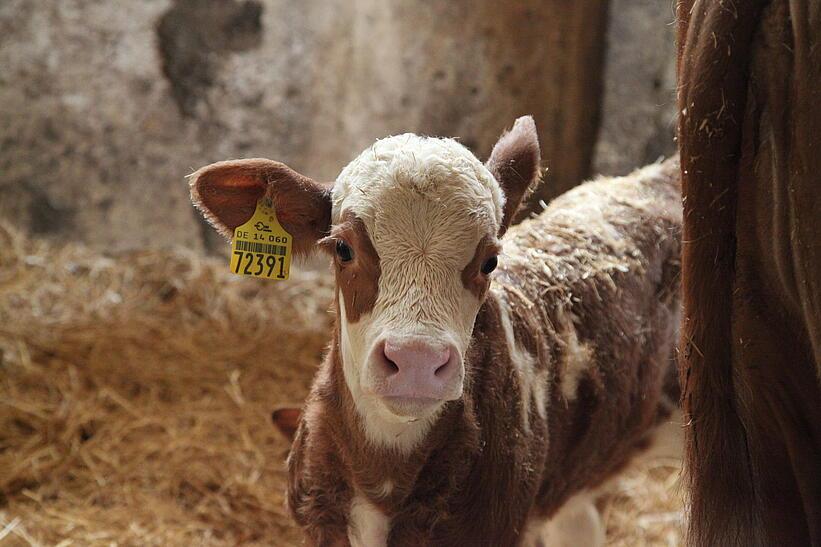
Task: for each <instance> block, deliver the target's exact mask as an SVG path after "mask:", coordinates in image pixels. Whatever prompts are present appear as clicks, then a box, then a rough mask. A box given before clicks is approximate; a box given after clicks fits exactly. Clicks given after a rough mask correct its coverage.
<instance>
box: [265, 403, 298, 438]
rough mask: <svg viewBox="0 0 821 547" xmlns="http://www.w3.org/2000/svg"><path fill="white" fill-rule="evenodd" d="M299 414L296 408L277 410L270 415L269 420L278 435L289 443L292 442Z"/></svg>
mask: <svg viewBox="0 0 821 547" xmlns="http://www.w3.org/2000/svg"><path fill="white" fill-rule="evenodd" d="M301 414H302V413H301V412H300V410H299V409H298V408H278V409H276V410H274V412H273V413H272V414H271V420H272V421H273V422H274V425H275V426H276V428H277V429H278V430H279V432H280V433H282V434H283V435H285V437H287V438H288V440H289V441H293V440H294V436H295V435H296V430H297V428H298V427H299V418H300V415H301Z"/></svg>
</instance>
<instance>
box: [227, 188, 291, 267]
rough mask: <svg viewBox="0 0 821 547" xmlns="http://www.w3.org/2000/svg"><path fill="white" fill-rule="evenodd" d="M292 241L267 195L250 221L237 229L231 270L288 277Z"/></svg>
mask: <svg viewBox="0 0 821 547" xmlns="http://www.w3.org/2000/svg"><path fill="white" fill-rule="evenodd" d="M292 243H293V242H292V238H291V234H289V233H288V232H286V231H285V229H284V228H283V227H282V226H280V224H279V221H278V220H277V213H276V211H275V210H274V207H273V205H272V204H271V200H270V199H265V198H263V199H261V200H259V201H258V202H257V210H256V211H254V215H253V216H252V217H251V218H250V219H248V222H246V223H245V224H243V225H242V226H237V227H236V228H235V229H234V239H232V240H231V271H232V272H234V273H235V274H237V275H249V276H251V277H262V278H265V279H288V274H289V273H290V270H291V244H292Z"/></svg>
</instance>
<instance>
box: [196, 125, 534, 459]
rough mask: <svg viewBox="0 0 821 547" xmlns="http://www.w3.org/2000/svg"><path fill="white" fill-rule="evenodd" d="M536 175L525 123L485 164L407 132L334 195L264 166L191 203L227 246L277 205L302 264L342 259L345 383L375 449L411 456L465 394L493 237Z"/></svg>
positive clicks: (224, 170)
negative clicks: (318, 258)
mask: <svg viewBox="0 0 821 547" xmlns="http://www.w3.org/2000/svg"><path fill="white" fill-rule="evenodd" d="M538 173H539V149H538V140H537V137H536V130H535V125H534V124H533V120H532V118H529V117H526V118H520V119H519V120H517V121H516V123H515V125H514V127H513V129H512V130H511V131H510V132H509V133H506V134H505V135H503V136H502V137H501V139H500V140H499V142H498V143H497V144H496V146H495V147H494V150H493V153H492V154H491V157H490V159H489V160H488V162H487V164H485V165H483V164H482V163H481V162H480V161H479V160H478V159H476V157H475V156H474V155H473V154H472V153H471V152H470V151H468V150H467V149H466V148H465V147H463V146H462V145H461V144H459V143H458V142H456V141H454V140H451V139H436V138H425V137H419V136H416V135H411V134H407V135H400V136H397V137H390V138H387V139H383V140H380V141H377V142H376V143H375V144H374V145H373V146H372V147H371V148H369V149H367V150H366V151H365V152H363V153H362V154H360V155H359V157H357V158H356V159H355V160H353V161H352V162H351V163H350V164H349V165H348V166H347V167H346V168H345V169H344V170H343V171H342V173H341V174H340V175H339V177H338V178H337V180H336V182H335V184H334V185H333V187H332V188H330V187H328V186H324V185H320V184H318V183H316V182H314V181H312V180H310V179H308V178H307V177H304V176H302V175H300V174H298V173H296V172H294V171H293V170H291V169H290V168H288V167H286V166H284V165H282V164H280V163H277V162H272V161H270V160H259V159H255V160H237V161H229V162H221V163H217V164H213V165H210V166H208V167H205V168H203V169H200V170H199V171H197V172H196V173H194V174H193V175H192V181H191V194H192V199H193V201H194V203H195V205H197V206H198V207H199V208H200V209H201V210H202V211H203V213H204V215H205V217H206V218H207V219H208V220H209V221H211V223H212V224H213V225H214V226H215V227H216V228H217V229H218V230H219V231H220V232H222V233H223V234H225V235H228V236H230V235H232V233H233V229H234V228H235V227H236V226H238V225H241V224H242V223H244V222H245V221H246V220H247V219H248V218H249V217H250V216H251V214H252V213H253V211H254V208H255V206H256V203H257V201H258V200H259V199H261V198H263V197H267V198H270V199H271V200H272V201H273V204H274V206H275V208H276V211H277V217H278V218H279V221H280V224H282V226H283V227H284V228H285V229H286V230H287V231H288V232H289V233H291V234H292V236H293V238H294V249H295V250H296V252H297V253H298V254H305V253H307V252H310V250H311V249H312V248H316V247H322V248H324V249H325V250H326V251H328V252H329V253H330V254H331V255H332V256H333V260H334V267H335V273H336V282H337V291H336V294H337V300H338V302H337V305H338V310H339V319H340V321H339V336H338V339H339V346H340V347H339V348H338V353H339V355H340V356H341V361H342V369H343V373H344V378H345V382H346V385H347V387H348V390H349V391H350V393H351V395H352V398H353V400H354V402H355V404H356V408H357V411H358V413H359V415H360V417H361V418H362V423H363V425H364V429H365V432H366V434H367V435H368V437H369V438H370V439H371V441H373V442H374V443H378V444H383V445H388V446H394V447H397V448H399V449H407V448H410V447H412V446H414V445H415V444H416V443H417V442H418V441H419V440H421V439H422V438H423V437H424V435H425V433H426V432H427V431H428V429H429V427H430V425H431V423H433V421H434V420H435V419H436V416H437V415H438V413H439V411H440V410H441V408H442V407H443V405H445V404H446V403H447V402H448V401H452V400H455V399H459V398H460V397H461V396H462V394H463V389H464V380H465V376H466V374H469V373H470V364H469V363H467V364H466V363H465V355H466V353H467V349H468V346H469V344H470V341H471V336H472V330H473V323H474V321H475V319H476V315H477V313H478V311H479V308H480V306H481V304H482V299H483V298H484V295H485V293H486V291H487V288H488V284H489V282H490V280H489V274H490V272H491V271H492V270H493V268H494V267H495V264H496V255H497V253H498V249H499V245H498V242H497V238H498V237H499V236H500V235H501V234H502V233H503V232H504V230H505V229H506V227H507V225H508V224H509V222H510V219H511V217H512V215H513V214H514V213H515V210H516V208H517V207H518V205H519V203H520V201H521V199H522V197H523V195H524V194H525V192H526V191H527V189H528V188H529V187H530V186H531V185H532V183H533V182H534V181H535V180H536V179H537V178H538Z"/></svg>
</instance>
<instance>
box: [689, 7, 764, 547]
mask: <svg viewBox="0 0 821 547" xmlns="http://www.w3.org/2000/svg"><path fill="white" fill-rule="evenodd" d="M760 4H761V2H760V1H750V2H710V1H700V0H684V1H682V2H680V3H679V5H678V13H677V15H678V19H679V27H678V48H679V50H678V58H679V66H678V109H679V128H678V138H679V150H680V153H681V175H682V181H681V184H682V197H683V206H684V219H683V220H684V222H683V239H682V243H683V245H682V297H683V306H684V318H683V321H682V328H681V333H682V334H681V345H680V380H681V385H682V405H683V407H684V413H685V423H686V429H685V435H686V438H687V442H686V450H685V474H686V481H687V482H688V483H689V485H688V486H689V489H688V490H689V499H688V505H689V529H688V538H687V544H688V545H693V546H711V547H712V546H714V545H722V546H736V545H738V546H740V545H744V546H747V545H756V544H759V543H760V541H761V536H760V535H759V533H760V530H761V523H760V518H759V516H758V515H757V514H756V513H755V509H754V507H755V506H756V504H755V503H752V502H753V500H755V497H756V492H755V486H754V484H753V481H752V480H751V477H752V475H751V469H752V468H751V462H750V458H749V456H748V451H747V435H746V432H745V429H744V424H743V423H742V420H741V419H740V417H739V413H738V409H737V408H736V406H735V405H736V403H735V401H736V400H737V399H736V397H735V393H736V392H737V390H738V389H739V387H738V386H737V385H735V384H734V378H733V367H732V359H733V355H732V347H731V344H730V340H732V336H731V335H732V332H731V313H732V284H733V278H734V266H735V256H734V254H735V219H736V208H735V207H736V190H737V189H736V184H737V180H738V169H739V158H740V150H741V130H742V127H741V125H742V121H743V120H744V112H745V108H746V97H747V83H748V82H747V80H748V74H747V70H748V65H749V50H750V45H751V41H752V35H753V32H754V29H755V26H756V22H757V18H758V13H759V12H760V7H761V6H760Z"/></svg>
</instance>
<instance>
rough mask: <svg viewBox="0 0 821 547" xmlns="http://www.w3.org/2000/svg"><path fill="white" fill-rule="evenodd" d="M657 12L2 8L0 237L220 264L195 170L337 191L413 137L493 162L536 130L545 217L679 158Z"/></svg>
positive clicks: (661, 16)
mask: <svg viewBox="0 0 821 547" xmlns="http://www.w3.org/2000/svg"><path fill="white" fill-rule="evenodd" d="M652 4H653V3H652V2H649V1H643V2H642V1H638V0H613V1H612V4H611V7H610V10H609V15H608V9H607V7H608V6H607V3H606V2H604V1H603V0H602V1H600V2H568V1H567V0H515V1H511V2H505V3H504V9H501V8H500V7H499V6H500V5H501V3H499V2H496V1H491V0H476V1H471V0H449V1H445V0H404V1H399V0H388V1H385V0H302V1H299V2H296V1H293V0H141V1H140V2H105V1H102V0H96V1H95V0H60V2H54V1H51V0H4V1H3V2H2V3H0V67H1V68H0V192H2V197H1V198H0V217H2V218H6V219H11V221H12V222H13V223H15V224H16V225H19V226H23V227H24V228H25V229H27V230H29V231H31V232H33V233H35V234H38V235H43V236H46V237H49V238H53V239H57V240H63V241H69V240H79V241H84V242H87V243H89V244H91V245H92V246H94V247H97V248H101V249H108V250H116V249H121V248H130V247H143V246H150V247H163V246H171V245H184V246H187V247H190V248H193V249H195V250H198V251H202V250H215V249H222V248H224V243H223V242H222V241H221V240H219V239H218V238H216V237H215V236H214V235H213V234H212V233H211V231H210V230H209V229H207V228H206V227H205V226H204V225H203V223H202V222H201V221H200V220H199V218H198V215H197V214H196V213H195V212H194V210H193V208H192V207H191V206H190V204H189V201H188V190H187V186H186V183H185V179H184V176H185V175H186V174H188V173H190V172H192V171H193V170H194V169H196V168H197V167H199V166H201V165H204V164H206V163H210V162H212V161H217V160H221V159H227V158H233V157H255V156H264V157H270V158H273V159H278V160H281V161H284V162H286V163H288V164H289V165H291V166H292V167H294V168H295V169H297V170H300V171H302V172H304V173H305V174H307V175H309V176H312V177H315V178H317V179H320V180H332V179H333V177H334V176H335V175H336V174H337V173H338V171H339V170H340V169H341V167H342V166H344V164H345V163H347V161H349V160H350V159H351V158H352V157H353V156H354V155H355V154H356V153H357V152H358V151H360V150H361V149H362V148H364V147H366V146H367V145H369V144H370V143H371V142H372V141H373V140H374V139H375V138H377V137H381V136H385V135H389V134H395V133H400V132H405V131H414V132H421V133H427V134H434V135H449V136H459V137H460V138H461V139H462V141H463V142H464V143H465V144H466V145H468V146H469V147H470V148H472V149H473V150H474V151H475V152H476V153H477V154H479V155H480V156H482V157H484V156H485V155H486V154H487V153H488V152H489V150H490V148H491V146H492V144H493V142H494V141H495V139H496V137H497V136H498V134H499V133H500V132H501V131H502V130H503V129H504V128H505V127H508V126H509V125H510V124H511V122H512V121H513V119H514V118H515V117H516V116H518V115H521V114H525V113H531V114H533V115H534V116H535V117H536V121H537V124H538V126H539V128H540V138H541V140H542V145H543V157H544V159H545V164H546V166H547V168H548V175H547V183H546V185H545V187H544V188H545V190H544V191H543V193H542V194H540V195H539V196H536V198H537V199H539V198H541V199H545V200H547V199H549V198H550V197H552V196H553V195H555V194H556V193H558V192H560V191H562V190H564V189H567V188H569V187H571V186H572V185H574V184H576V183H577V182H578V181H579V180H581V179H582V178H584V177H586V176H588V175H589V174H590V172H591V163H592V162H595V165H596V168H597V170H614V171H617V170H623V169H624V168H625V166H628V165H629V166H632V165H637V164H638V163H641V162H643V161H644V160H645V159H646V158H647V157H648V156H652V155H653V154H655V153H656V151H658V150H662V149H664V150H666V148H664V143H667V144H669V143H670V142H671V140H670V139H669V138H668V135H667V134H666V130H667V129H668V128H669V129H672V126H669V124H668V122H667V121H665V120H667V117H669V116H668V114H667V113H666V111H665V112H664V113H661V111H660V109H658V108H657V104H659V102H658V101H659V99H658V97H660V96H664V93H665V92H666V88H667V87H669V85H670V82H669V78H668V72H665V70H666V68H665V67H669V66H670V65H669V63H670V62H671V61H672V38H671V37H672V30H671V27H668V26H666V25H667V24H668V23H669V20H670V17H669V13H667V12H669V6H668V3H667V2H664V1H662V2H660V4H659V5H663V6H664V7H665V9H666V10H667V11H665V9H661V8H658V9H656V8H653V9H649V10H647V9H645V8H646V7H647V6H650V5H652ZM634 19H635V28H633V24H634ZM608 21H609V22H608ZM608 25H609V26H610V27H611V29H610V31H609V34H605V29H606V27H607V26H608ZM614 33H615V34H614ZM668 35H669V36H668ZM668 38H669V39H668ZM662 42H664V43H662ZM667 42H669V44H667ZM605 44H608V47H609V49H608V50H607V51H605ZM668 45H669V47H667V46H668ZM648 46H649V47H648ZM665 47H666V48H667V49H665ZM644 49H646V50H653V55H652V56H650V57H644V56H638V55H639V54H641V52H642V51H643V50H644ZM668 52H669V54H668ZM634 56H636V57H635V58H634ZM647 59H649V61H647ZM603 61H605V62H606V69H605V70H602V62H603ZM648 62H649V63H650V64H649V65H648ZM665 63H667V64H665ZM631 71H632V72H631ZM602 74H604V75H605V76H604V81H602ZM659 75H660V76H659ZM656 76H658V78H657V79H654V78H656ZM627 84H630V85H632V87H629V86H627V87H626V85H627ZM602 90H603V91H602ZM639 103H640V104H639ZM600 111H601V112H603V115H604V117H603V120H602V123H601V124H599V113H600ZM599 127H601V139H600V140H599V143H598V145H596V134H597V131H598V130H599ZM671 132H672V131H670V133H671ZM594 155H595V159H594ZM613 158H616V159H613ZM619 162H620V163H619Z"/></svg>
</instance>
